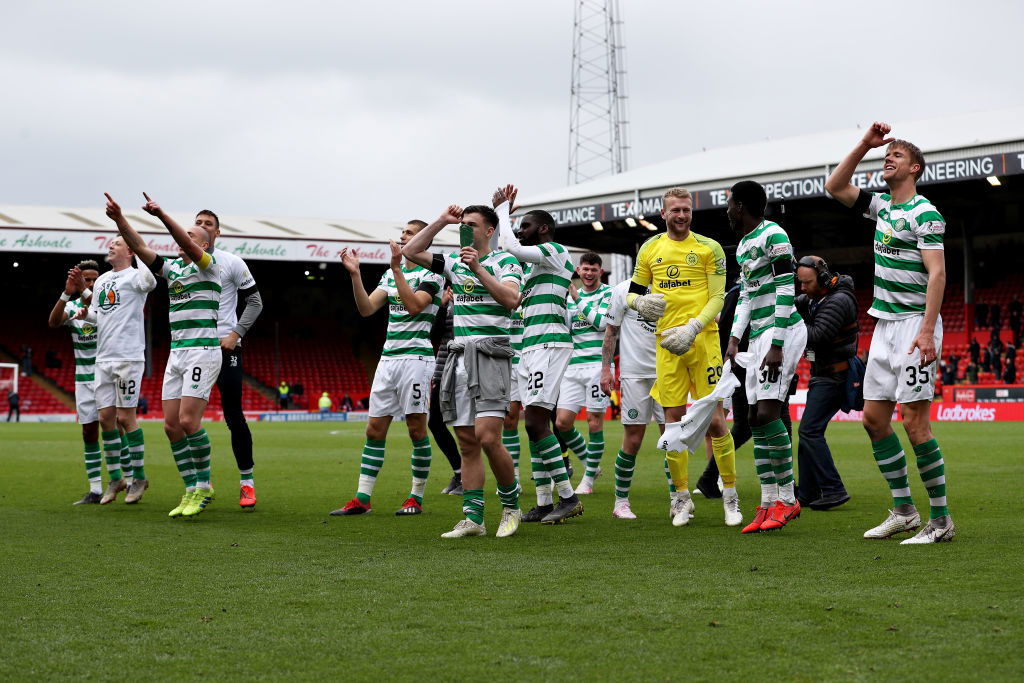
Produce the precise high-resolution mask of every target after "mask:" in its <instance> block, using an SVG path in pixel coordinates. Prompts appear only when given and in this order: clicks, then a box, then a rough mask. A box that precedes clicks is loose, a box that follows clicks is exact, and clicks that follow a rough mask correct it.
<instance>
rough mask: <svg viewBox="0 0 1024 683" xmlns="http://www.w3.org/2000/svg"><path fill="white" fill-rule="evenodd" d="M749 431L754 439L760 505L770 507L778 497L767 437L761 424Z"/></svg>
mask: <svg viewBox="0 0 1024 683" xmlns="http://www.w3.org/2000/svg"><path fill="white" fill-rule="evenodd" d="M750 433H751V435H752V436H753V440H754V469H755V470H756V471H757V478H758V479H759V480H760V482H761V507H763V508H766V507H771V506H772V505H774V504H775V501H776V500H778V499H779V484H778V481H777V480H776V479H775V470H774V469H773V468H772V457H771V451H770V450H769V449H768V448H767V446H768V443H767V441H768V439H767V438H766V437H765V433H764V426H763V425H762V426H758V427H753V426H752V427H751V428H750ZM790 457H792V455H791V456H790Z"/></svg>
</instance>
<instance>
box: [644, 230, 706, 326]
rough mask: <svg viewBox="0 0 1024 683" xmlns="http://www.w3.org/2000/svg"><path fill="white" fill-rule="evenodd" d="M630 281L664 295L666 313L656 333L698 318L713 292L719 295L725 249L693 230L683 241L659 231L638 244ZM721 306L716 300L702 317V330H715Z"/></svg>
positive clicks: (659, 322)
mask: <svg viewBox="0 0 1024 683" xmlns="http://www.w3.org/2000/svg"><path fill="white" fill-rule="evenodd" d="M633 282H635V283H637V284H638V285H640V286H642V287H650V288H651V293H657V292H660V293H662V294H664V295H665V315H663V316H662V317H661V319H660V320H658V327H657V333H658V334H661V332H662V331H664V330H667V329H669V328H672V327H678V326H680V325H685V324H686V323H687V322H689V320H690V318H701V315H700V314H701V312H702V311H703V310H704V309H705V307H706V306H707V305H708V302H709V300H710V299H711V298H712V297H713V295H715V294H717V296H718V297H719V298H722V293H723V292H724V291H725V252H724V251H722V246H721V245H720V244H719V243H718V242H716V241H715V240H713V239H711V238H710V237H705V236H703V235H698V234H697V233H695V232H693V231H692V230H691V231H690V234H689V235H688V236H687V237H686V239H685V240H682V241H676V240H673V239H670V238H669V236H668V234H667V233H661V234H658V235H655V236H654V237H652V238H651V239H649V240H647V241H646V242H644V244H643V246H641V247H640V252H639V253H638V254H637V255H636V268H635V269H634V270H633ZM712 308H714V307H712ZM721 310H722V305H721V303H719V304H718V306H717V310H715V311H714V312H711V314H710V316H709V317H710V319H709V320H702V321H701V322H703V323H704V332H711V331H717V330H718V325H717V324H716V323H715V319H714V316H715V315H717V313H718V311H721Z"/></svg>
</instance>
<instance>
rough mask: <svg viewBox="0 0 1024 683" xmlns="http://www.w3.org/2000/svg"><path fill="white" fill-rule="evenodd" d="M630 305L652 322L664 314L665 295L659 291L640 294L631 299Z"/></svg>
mask: <svg viewBox="0 0 1024 683" xmlns="http://www.w3.org/2000/svg"><path fill="white" fill-rule="evenodd" d="M630 307H631V308H632V309H633V310H634V311H636V312H637V313H639V314H640V315H641V316H643V317H644V318H645V319H647V320H650V321H651V322H654V321H655V320H657V319H658V318H660V317H661V316H663V315H665V295H664V294H661V293H655V294H642V295H640V296H638V297H636V298H634V299H633V303H632V304H630Z"/></svg>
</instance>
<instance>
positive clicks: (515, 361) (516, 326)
mask: <svg viewBox="0 0 1024 683" xmlns="http://www.w3.org/2000/svg"><path fill="white" fill-rule="evenodd" d="M524 322H525V321H524V320H523V309H522V308H517V309H516V310H514V311H512V315H511V317H509V328H508V337H509V343H511V344H512V350H513V351H515V352H516V353H515V355H514V356H512V365H519V357H520V356H522V355H523V323H524Z"/></svg>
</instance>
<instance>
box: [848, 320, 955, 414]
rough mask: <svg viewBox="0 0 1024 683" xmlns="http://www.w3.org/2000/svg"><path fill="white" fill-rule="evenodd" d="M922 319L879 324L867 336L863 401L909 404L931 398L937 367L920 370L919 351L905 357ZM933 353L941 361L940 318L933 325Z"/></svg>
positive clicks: (881, 321) (932, 396)
mask: <svg viewBox="0 0 1024 683" xmlns="http://www.w3.org/2000/svg"><path fill="white" fill-rule="evenodd" d="M922 322H924V315H915V316H914V317H913V318H904V319H903V320H879V321H878V322H877V323H876V324H875V331H874V333H873V334H872V335H871V350H870V351H868V367H867V370H866V371H865V372H864V400H866V401H896V402H897V403H913V402H914V401H930V400H932V399H933V398H935V371H936V369H937V368H938V364H937V363H934V362H933V363H932V364H931V365H929V366H928V367H926V368H921V367H920V363H921V349H914V353H907V351H909V350H910V347H911V346H912V345H913V343H914V338H915V337H917V333H918V332H920V331H921V323H922ZM935 351H936V353H937V356H938V357H939V358H942V318H941V317H939V319H938V320H936V321H935Z"/></svg>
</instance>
